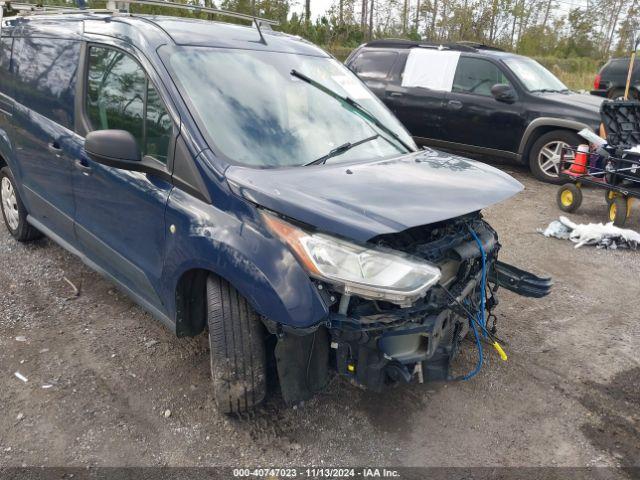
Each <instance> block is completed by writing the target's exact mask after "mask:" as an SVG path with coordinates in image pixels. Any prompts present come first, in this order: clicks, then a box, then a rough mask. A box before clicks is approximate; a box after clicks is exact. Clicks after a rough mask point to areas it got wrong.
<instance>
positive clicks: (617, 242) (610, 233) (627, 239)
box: [539, 217, 640, 250]
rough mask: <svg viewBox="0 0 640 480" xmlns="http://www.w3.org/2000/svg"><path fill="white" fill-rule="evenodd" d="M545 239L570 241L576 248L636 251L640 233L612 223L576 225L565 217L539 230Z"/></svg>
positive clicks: (639, 242) (639, 245)
mask: <svg viewBox="0 0 640 480" xmlns="http://www.w3.org/2000/svg"><path fill="white" fill-rule="evenodd" d="M539 231H540V233H542V234H543V235H544V236H545V237H555V238H560V239H562V240H567V239H568V240H571V241H572V242H574V243H575V244H576V248H580V247H582V246H583V245H595V246H596V247H597V248H610V249H616V248H628V249H631V250H636V249H638V247H640V233H638V232H636V231H634V230H630V229H628V228H620V227H616V226H615V225H613V223H607V224H603V223H588V224H578V223H574V222H572V221H571V220H569V219H568V218H567V217H560V220H554V221H553V222H551V223H550V224H549V226H548V227H547V228H546V229H545V230H544V231H542V230H539Z"/></svg>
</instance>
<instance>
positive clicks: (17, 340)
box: [16, 335, 27, 342]
mask: <svg viewBox="0 0 640 480" xmlns="http://www.w3.org/2000/svg"><path fill="white" fill-rule="evenodd" d="M26 341H27V337H25V336H24V335H18V336H17V337H16V342H26Z"/></svg>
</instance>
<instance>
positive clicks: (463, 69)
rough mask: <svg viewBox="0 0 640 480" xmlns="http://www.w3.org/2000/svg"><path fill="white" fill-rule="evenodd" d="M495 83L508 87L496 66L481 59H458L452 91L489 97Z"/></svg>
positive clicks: (505, 78)
mask: <svg viewBox="0 0 640 480" xmlns="http://www.w3.org/2000/svg"><path fill="white" fill-rule="evenodd" d="M497 83H502V84H507V85H510V82H509V80H507V77H505V75H504V73H503V72H502V70H500V68H498V66H496V65H494V64H493V63H491V62H490V61H488V60H484V59H482V58H474V57H460V60H459V61H458V68H457V69H456V74H455V76H454V77H453V89H452V91H454V92H460V93H472V94H475V95H484V96H487V97H490V96H491V87H493V86H494V85H495V84H497Z"/></svg>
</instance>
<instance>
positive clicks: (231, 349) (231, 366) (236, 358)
mask: <svg viewBox="0 0 640 480" xmlns="http://www.w3.org/2000/svg"><path fill="white" fill-rule="evenodd" d="M207 320H208V323H209V345H210V347H211V376H212V380H213V392H214V396H215V400H216V403H217V405H218V408H219V409H220V410H221V411H222V412H224V413H228V414H231V413H243V412H247V411H249V410H251V409H252V408H253V407H255V406H257V405H258V404H260V403H261V402H262V401H263V400H264V398H265V396H266V393H267V375H266V370H267V355H266V347H265V337H266V331H265V328H264V326H263V325H262V322H261V321H260V317H259V315H258V314H257V313H256V312H255V310H253V308H252V307H251V305H249V303H248V302H247V300H246V299H245V298H244V297H243V296H242V295H240V293H238V291H237V290H236V289H235V288H233V286H231V284H230V283H229V282H227V281H226V280H223V279H221V278H218V277H216V276H213V275H211V276H209V278H208V279H207Z"/></svg>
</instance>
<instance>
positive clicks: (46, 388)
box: [42, 383, 53, 390]
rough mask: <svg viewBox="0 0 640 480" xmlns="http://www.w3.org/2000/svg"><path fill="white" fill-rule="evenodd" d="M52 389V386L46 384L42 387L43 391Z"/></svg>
mask: <svg viewBox="0 0 640 480" xmlns="http://www.w3.org/2000/svg"><path fill="white" fill-rule="evenodd" d="M51 387H53V385H51V384H49V383H47V384H46V385H42V388H44V389H45V390H48V389H49V388H51Z"/></svg>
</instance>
